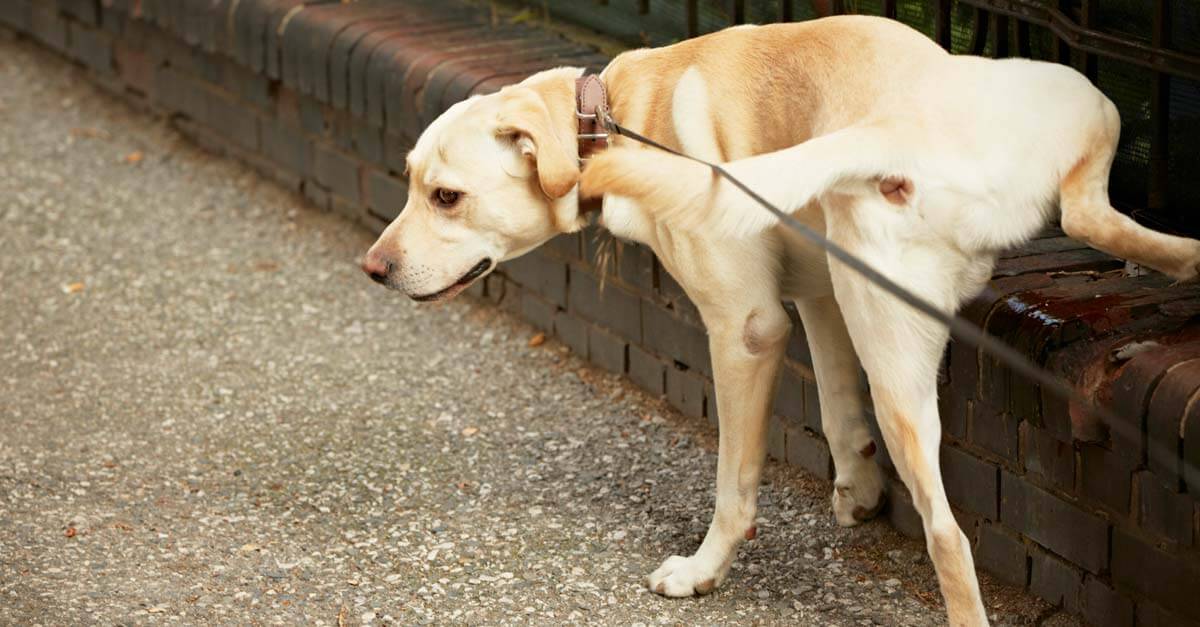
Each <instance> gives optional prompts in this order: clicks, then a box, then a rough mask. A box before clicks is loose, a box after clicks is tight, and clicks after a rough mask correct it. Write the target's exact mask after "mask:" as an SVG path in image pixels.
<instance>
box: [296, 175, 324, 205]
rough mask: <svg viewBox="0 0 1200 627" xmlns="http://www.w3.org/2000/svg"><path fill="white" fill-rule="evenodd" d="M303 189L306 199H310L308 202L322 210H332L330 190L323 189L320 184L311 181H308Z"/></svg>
mask: <svg viewBox="0 0 1200 627" xmlns="http://www.w3.org/2000/svg"><path fill="white" fill-rule="evenodd" d="M302 187H303V188H304V197H305V198H306V199H308V202H310V203H312V204H313V205H315V206H317V207H319V208H321V209H325V210H328V209H329V208H330V204H329V190H328V189H326V188H324V187H321V185H320V184H319V183H317V182H316V181H313V180H311V179H306V180H305V181H304V184H303V185H302Z"/></svg>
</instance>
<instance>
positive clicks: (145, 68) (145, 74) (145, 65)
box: [113, 42, 154, 96]
mask: <svg viewBox="0 0 1200 627" xmlns="http://www.w3.org/2000/svg"><path fill="white" fill-rule="evenodd" d="M113 58H114V62H115V63H116V66H117V73H118V75H119V76H120V77H121V81H122V82H124V83H125V86H126V87H128V88H130V89H133V90H134V91H137V92H139V93H141V94H143V95H146V96H152V95H153V94H154V63H153V61H152V60H151V59H150V57H149V56H148V55H147V54H146V53H145V52H144V51H141V50H136V49H134V48H131V47H129V46H126V45H124V44H123V43H122V42H118V43H117V45H116V47H115V48H114V49H113Z"/></svg>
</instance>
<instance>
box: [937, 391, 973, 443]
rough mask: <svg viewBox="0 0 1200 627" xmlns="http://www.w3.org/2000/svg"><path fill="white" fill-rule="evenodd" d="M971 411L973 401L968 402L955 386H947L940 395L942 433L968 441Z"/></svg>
mask: <svg viewBox="0 0 1200 627" xmlns="http://www.w3.org/2000/svg"><path fill="white" fill-rule="evenodd" d="M970 410H971V401H969V400H967V399H966V398H965V397H964V396H963V395H962V394H961V393H959V391H958V390H955V389H954V388H953V386H947V387H946V388H945V389H943V390H942V391H941V392H940V393H939V395H938V416H939V417H940V418H941V420H942V433H944V434H946V435H948V436H951V437H953V438H958V439H960V440H966V439H967V419H968V417H969V413H970Z"/></svg>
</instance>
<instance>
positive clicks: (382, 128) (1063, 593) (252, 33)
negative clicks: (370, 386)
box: [0, 0, 1200, 625]
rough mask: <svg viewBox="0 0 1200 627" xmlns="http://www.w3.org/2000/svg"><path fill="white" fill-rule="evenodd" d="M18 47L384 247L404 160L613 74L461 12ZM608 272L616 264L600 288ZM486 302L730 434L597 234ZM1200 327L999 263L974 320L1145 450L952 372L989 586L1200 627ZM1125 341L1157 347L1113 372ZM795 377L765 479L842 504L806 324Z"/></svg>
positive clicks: (184, 21) (115, 1)
mask: <svg viewBox="0 0 1200 627" xmlns="http://www.w3.org/2000/svg"><path fill="white" fill-rule="evenodd" d="M0 24H5V25H6V27H7V28H8V29H11V30H13V31H16V32H18V33H21V34H23V35H24V36H27V37H30V38H32V39H34V40H36V41H38V42H40V43H42V44H44V45H45V46H48V47H50V48H52V49H54V50H56V51H58V52H59V53H61V54H63V55H64V56H66V57H68V58H70V59H73V60H75V61H76V62H78V63H79V64H81V65H83V66H84V67H86V68H87V69H88V70H89V72H90V76H91V77H93V78H94V80H95V82H96V83H97V84H99V85H100V86H102V87H104V88H105V89H108V90H110V91H112V92H113V93H116V94H119V95H121V96H122V97H124V98H126V99H127V100H129V101H130V102H132V103H135V104H136V105H138V106H141V107H144V108H146V109H147V110H149V111H153V112H157V113H160V114H166V115H168V116H170V118H171V119H172V120H173V122H174V123H175V124H176V126H177V127H178V128H179V129H180V130H181V131H183V132H184V133H186V134H187V135H189V136H190V137H192V138H193V139H195V140H196V141H197V142H199V143H201V144H203V145H204V146H206V147H208V148H210V149H212V150H214V151H217V152H220V153H223V154H227V155H230V156H233V157H235V158H238V159H240V160H242V161H244V162H245V163H246V164H248V165H249V166H251V167H253V168H255V169H256V170H259V171H260V172H262V173H264V174H265V175H267V176H270V177H272V178H273V179H275V180H277V181H278V182H280V183H281V184H282V185H285V186H287V187H290V188H292V189H295V190H297V191H298V192H300V193H303V194H304V196H305V197H306V198H308V199H309V200H310V201H311V202H312V203H314V204H316V205H318V206H321V207H324V208H327V209H330V210H335V211H339V212H342V213H344V214H346V215H347V216H348V217H350V218H352V219H354V220H357V221H360V222H362V223H363V224H365V225H367V226H368V227H370V228H373V229H376V230H378V229H380V228H382V227H383V226H384V225H385V224H386V222H387V221H388V220H390V219H391V218H393V217H395V215H396V213H397V212H398V211H399V210H400V209H401V208H402V207H403V205H404V202H405V194H406V187H405V183H404V180H403V178H402V177H400V176H399V175H398V172H399V171H400V170H402V169H403V157H404V154H405V152H406V151H407V150H408V148H409V147H410V146H411V145H412V142H413V140H414V138H415V137H416V136H417V135H418V134H419V132H420V130H421V128H423V126H424V125H425V124H427V123H428V122H429V121H430V120H431V119H433V118H434V117H436V116H437V114H438V113H439V112H440V111H442V110H444V109H445V108H446V107H447V106H448V105H450V104H451V103H453V102H455V101H457V100H459V99H461V98H463V97H465V96H467V95H469V94H473V93H485V92H489V91H494V90H496V89H498V88H499V87H500V86H501V85H504V84H507V83H510V82H514V81H516V80H519V79H520V78H521V77H522V76H524V75H527V74H528V73H531V72H533V71H536V70H538V69H542V68H546V67H552V66H555V65H563V64H570V65H581V66H584V65H591V66H599V65H603V64H604V62H605V59H604V58H603V57H601V56H599V55H597V54H596V53H595V52H593V51H592V50H590V49H589V48H587V47H585V46H581V45H578V44H575V43H573V42H570V41H567V40H565V39H562V38H560V37H558V36H555V35H552V34H549V33H546V32H544V31H539V30H536V29H534V28H532V27H528V26H522V25H513V24H509V23H507V22H494V21H493V19H492V18H491V16H490V14H489V13H488V12H486V11H481V10H479V9H476V8H474V6H473V5H467V4H457V3H456V1H455V0H438V1H436V2H435V1H432V0H424V1H422V0H409V1H406V2H394V3H387V2H360V3H353V4H340V3H329V2H302V1H301V0H237V1H235V0H209V1H205V2H189V1H186V0H140V1H139V0H104V1H103V2H100V1H99V0H57V1H55V0H3V2H0ZM607 247H612V248H611V249H612V250H613V253H614V254H613V255H612V258H611V262H610V263H608V264H607V265H603V266H601V265H598V264H597V263H596V262H595V261H594V260H595V258H596V253H597V251H598V250H600V249H602V248H607ZM602 284H603V286H604V287H603V288H601V285H602ZM471 292H472V293H473V294H474V295H475V296H476V297H478V298H482V299H486V300H489V301H491V302H494V303H496V304H497V305H499V306H501V307H503V308H505V309H508V310H510V311H513V312H515V313H517V314H518V315H520V316H522V317H523V318H525V319H527V320H529V321H530V323H532V324H534V325H535V326H537V327H539V328H541V329H544V330H545V331H547V332H548V333H551V334H553V335H555V336H557V337H558V338H559V339H561V340H562V341H563V342H564V343H565V344H567V345H568V346H570V347H571V349H572V350H574V351H575V352H576V353H578V354H579V355H581V356H583V357H585V358H587V359H588V360H590V361H591V362H592V363H594V364H596V365H597V366H599V367H601V368H604V369H607V370H610V371H613V372H618V373H623V374H625V375H627V376H628V377H629V378H630V379H631V380H632V381H633V382H634V383H635V384H637V385H638V386H640V387H642V388H644V389H646V390H647V391H648V392H650V393H651V394H655V395H663V396H665V398H666V399H667V400H668V401H669V402H670V403H671V404H672V405H673V406H674V407H676V408H677V409H678V410H679V411H681V412H682V413H684V414H687V415H689V416H693V417H695V418H697V419H707V420H708V421H710V422H712V423H713V424H715V422H716V416H715V412H716V403H715V402H714V400H713V386H712V378H711V377H712V371H711V366H710V363H709V354H708V345H707V341H706V335H705V331H704V329H703V327H702V325H701V324H700V321H699V316H698V314H697V312H696V309H695V307H694V306H693V305H692V304H691V303H689V302H688V300H687V298H686V297H685V296H684V294H683V290H682V289H680V287H679V285H678V284H676V283H675V281H674V280H672V279H671V277H670V276H669V275H668V274H667V273H666V272H665V271H664V270H663V269H662V268H661V266H660V265H659V264H658V263H657V261H656V260H655V258H654V256H653V255H652V254H651V253H650V252H649V251H648V250H647V249H645V248H643V247H641V246H635V245H629V244H624V245H619V246H618V245H614V243H613V242H611V241H610V238H609V237H608V236H607V235H606V234H604V233H603V232H601V231H598V230H588V231H585V232H583V233H581V234H577V235H571V236H563V237H559V238H557V239H555V240H554V241H552V242H550V243H549V244H548V245H546V246H543V247H542V248H541V249H539V250H537V251H535V252H533V253H531V254H529V255H527V256H525V257H523V258H521V259H518V260H515V261H513V262H511V263H508V264H505V266H504V267H503V268H502V269H501V270H500V271H499V272H497V273H495V274H493V275H491V276H489V277H488V278H487V280H486V281H485V282H482V283H480V284H478V285H476V286H475V287H473V288H472V290H471ZM1198 313H1200V288H1196V287H1191V286H1187V287H1169V286H1168V285H1167V282H1166V280H1165V279H1163V278H1161V277H1137V278H1135V277H1129V276H1126V273H1125V272H1123V264H1122V263H1121V262H1120V261H1118V260H1114V259H1111V258H1108V257H1106V256H1105V255H1102V254H1100V253H1097V252H1094V251H1091V250H1088V249H1085V248H1084V247H1083V246H1082V245H1080V244H1078V243H1076V242H1074V241H1072V240H1070V239H1067V238H1065V237H1063V236H1062V235H1061V234H1059V233H1048V234H1047V235H1046V236H1045V237H1043V238H1041V239H1038V240H1036V241H1034V242H1032V243H1031V244H1030V245H1029V246H1027V247H1026V248H1024V249H1021V250H1018V251H1012V252H1010V253H1009V254H1007V255H1006V256H1005V257H1004V259H1003V260H1002V261H1001V263H1000V264H999V267H998V268H997V273H996V277H995V279H994V281H993V283H992V285H991V289H990V291H989V293H988V294H987V296H986V297H981V298H980V299H978V300H976V301H975V302H973V303H971V304H970V305H969V306H968V307H967V308H966V310H965V314H966V315H967V316H968V317H969V318H971V319H972V320H974V321H975V322H977V323H978V324H980V325H982V326H984V327H985V328H986V329H987V330H988V331H989V332H991V333H993V334H995V335H997V336H999V337H1001V338H1003V339H1004V340H1006V341H1008V342H1010V343H1012V344H1013V345H1015V346H1017V347H1018V348H1020V349H1021V350H1023V351H1025V352H1026V353H1027V354H1029V355H1031V356H1033V357H1034V358H1035V359H1036V360H1038V361H1039V362H1041V363H1044V364H1046V365H1047V366H1048V367H1050V368H1052V369H1053V370H1055V371H1056V372H1059V373H1061V374H1063V375H1064V376H1066V377H1068V378H1070V379H1071V380H1073V381H1077V382H1080V383H1081V384H1082V385H1084V386H1085V387H1087V388H1088V389H1089V390H1092V391H1094V392H1095V393H1096V394H1097V395H1098V396H1099V397H1101V398H1104V399H1106V400H1108V401H1110V402H1111V403H1112V404H1113V405H1114V407H1115V408H1116V409H1117V410H1119V412H1120V413H1121V415H1122V416H1124V417H1125V419H1126V420H1127V423H1126V427H1127V428H1125V429H1122V430H1119V431H1113V434H1112V435H1110V433H1109V429H1108V427H1107V425H1105V424H1103V423H1102V422H1100V421H1098V420H1097V419H1095V418H1093V417H1089V416H1087V415H1085V414H1084V413H1083V412H1081V411H1079V410H1078V408H1072V407H1069V406H1068V405H1067V404H1066V403H1065V402H1064V401H1062V400H1061V399H1058V398H1055V397H1052V396H1048V395H1045V394H1043V393H1041V391H1040V390H1039V389H1038V388H1037V386H1034V385H1032V384H1030V383H1028V382H1026V381H1024V380H1022V379H1020V378H1018V377H1015V376H1013V375H1011V373H1009V372H1008V371H1007V370H1006V369H1005V368H1004V367H1002V366H1000V365H998V364H996V363H995V362H994V361H993V360H992V359H991V358H989V357H988V356H986V355H981V354H979V353H978V352H976V351H974V350H972V349H970V348H967V347H965V346H960V345H953V346H951V347H950V349H949V350H948V352H947V360H946V367H945V369H944V372H943V377H942V379H943V380H942V389H941V407H942V417H943V421H944V431H945V438H944V445H943V451H942V468H943V472H944V475H945V479H946V487H947V491H948V493H949V496H950V499H951V502H952V503H953V504H954V506H955V507H956V508H957V510H958V513H959V520H960V521H961V522H962V524H963V527H964V531H965V532H966V534H967V536H968V537H969V538H970V539H971V542H972V543H973V546H974V550H975V552H976V555H977V561H978V564H979V566H980V567H981V568H983V569H985V570H987V571H990V572H992V573H994V574H995V575H996V576H998V577H999V578H1001V579H1002V580H1005V581H1008V582H1011V583H1013V584H1014V585H1017V586H1023V587H1027V588H1029V589H1030V590H1032V591H1033V592H1034V593H1036V594H1038V595H1040V596H1042V597H1044V598H1046V599H1049V600H1050V601H1052V602H1054V603H1059V604H1061V605H1063V606H1064V607H1066V608H1067V609H1069V610H1071V611H1074V612H1078V613H1080V614H1081V615H1082V616H1083V617H1085V618H1086V619H1087V620H1088V621H1090V622H1094V623H1096V624H1102V625H1133V624H1138V625H1157V624H1181V623H1186V622H1196V621H1198V620H1200V604H1197V603H1195V601H1194V599H1196V598H1198V597H1200V546H1197V540H1198V539H1200V534H1198V533H1197V531H1198V530H1197V520H1200V509H1197V502H1196V500H1195V495H1197V494H1200V472H1197V470H1196V469H1197V468H1200V417H1198V418H1196V419H1193V420H1188V418H1189V417H1191V416H1192V415H1193V414H1200V403H1197V402H1195V401H1196V399H1197V393H1198V391H1200V325H1197V324H1193V323H1192V322H1191V321H1192V320H1193V318H1194V317H1195V316H1196V315H1197V314H1198ZM793 314H794V312H793ZM793 318H794V315H793ZM1133 340H1141V341H1145V340H1153V341H1156V342H1158V343H1159V345H1158V346H1156V347H1155V348H1153V349H1152V350H1149V351H1145V352H1142V353H1140V354H1137V355H1135V356H1133V357H1132V358H1128V359H1126V358H1119V359H1118V358H1116V357H1114V355H1115V354H1116V351H1117V350H1118V349H1120V348H1121V347H1123V346H1126V345H1127V344H1129V343H1130V342H1131V341H1133ZM782 376H783V382H782V385H781V386H780V391H779V397H778V399H777V400H776V403H775V412H774V413H775V414H776V415H775V416H773V417H772V419H771V423H770V424H771V447H770V451H771V455H772V456H774V457H776V458H778V459H781V460H785V461H787V462H788V463H792V464H796V465H799V466H802V467H803V468H805V469H807V470H808V471H810V472H812V473H814V474H816V475H818V476H820V477H823V478H826V479H828V478H830V477H831V468H832V466H831V461H830V455H829V449H828V446H827V444H826V443H825V440H824V439H823V437H822V435H821V424H820V407H819V406H818V402H817V393H816V387H815V384H814V382H813V376H812V371H811V368H810V358H809V354H808V349H807V346H806V343H805V340H804V334H803V330H802V329H801V328H800V327H799V325H798V324H797V325H796V329H795V332H794V335H793V338H792V341H791V344H790V345H789V348H788V357H787V364H786V367H785V368H784V372H783V375H782ZM880 457H881V458H882V459H883V461H884V463H885V465H886V464H887V455H886V454H884V455H881V456H880ZM890 493H891V496H892V506H891V508H890V513H889V517H890V519H891V520H892V522H893V523H894V524H895V525H896V526H897V527H898V528H899V529H900V530H901V531H903V532H905V533H908V534H913V535H919V534H920V533H921V527H920V522H919V519H918V518H917V516H916V514H915V512H914V511H913V509H912V505H911V500H910V499H909V498H908V496H907V494H906V492H905V491H904V488H903V486H901V485H900V484H899V482H897V481H895V480H894V479H893V481H892V485H891V488H890Z"/></svg>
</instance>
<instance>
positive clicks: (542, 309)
mask: <svg viewBox="0 0 1200 627" xmlns="http://www.w3.org/2000/svg"><path fill="white" fill-rule="evenodd" d="M556 311H557V309H556V308H555V307H554V305H553V304H551V303H548V302H546V301H545V300H543V299H541V298H539V297H538V295H537V294H535V293H533V292H530V291H529V290H521V317H522V318H524V319H525V320H526V321H527V322H529V323H530V324H532V325H533V326H534V327H536V328H537V329H539V330H542V331H546V332H549V331H553V330H554V314H555V312H556Z"/></svg>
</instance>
